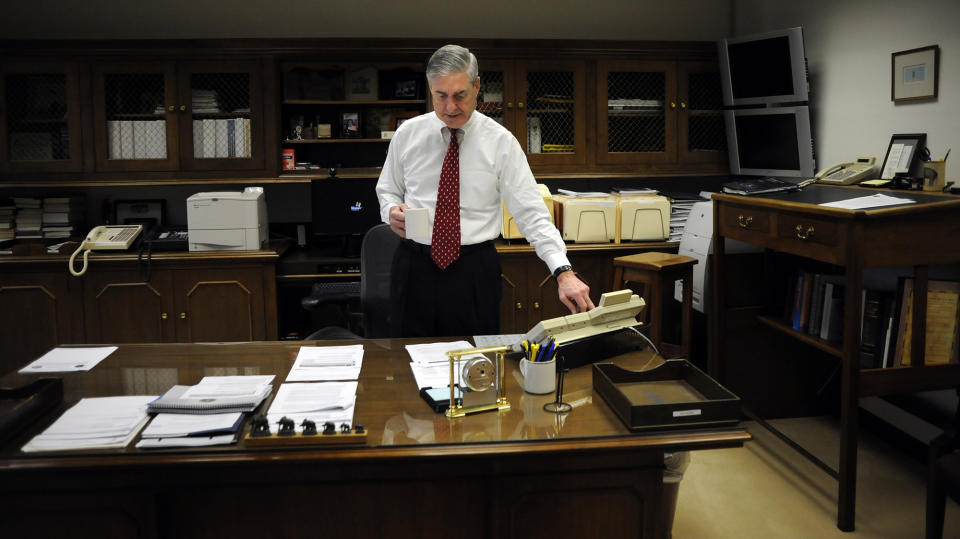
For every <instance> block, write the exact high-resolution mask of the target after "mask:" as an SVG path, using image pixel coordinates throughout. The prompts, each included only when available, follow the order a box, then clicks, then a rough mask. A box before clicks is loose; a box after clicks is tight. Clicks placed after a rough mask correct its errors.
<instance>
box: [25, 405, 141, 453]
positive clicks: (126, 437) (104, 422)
mask: <svg viewBox="0 0 960 539" xmlns="http://www.w3.org/2000/svg"><path fill="white" fill-rule="evenodd" d="M155 398H156V396H146V397H144V396H138V397H98V398H92V399H82V400H80V402H78V403H77V404H75V405H74V406H73V407H72V408H70V409H69V410H67V411H66V412H64V413H63V415H61V416H60V418H59V419H57V420H56V421H55V422H54V423H53V424H52V425H50V426H49V427H47V429H46V430H44V431H43V432H42V433H40V434H38V435H36V436H34V437H33V439H32V440H30V441H29V442H27V444H26V445H25V446H23V448H22V450H23V452H25V453H31V452H34V451H62V450H68V449H94V448H111V447H126V446H127V444H129V443H130V441H131V440H133V438H134V437H135V436H136V435H137V433H138V432H140V429H141V428H142V427H143V425H144V424H145V423H146V422H147V404H148V403H149V402H150V401H152V400H153V399H155Z"/></svg>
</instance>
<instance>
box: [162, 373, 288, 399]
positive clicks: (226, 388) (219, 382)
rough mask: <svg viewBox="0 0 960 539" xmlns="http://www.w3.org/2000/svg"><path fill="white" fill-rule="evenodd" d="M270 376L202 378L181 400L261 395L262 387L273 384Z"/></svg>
mask: <svg viewBox="0 0 960 539" xmlns="http://www.w3.org/2000/svg"><path fill="white" fill-rule="evenodd" d="M273 378H274V376H273V375H272V374H268V375H260V376H204V377H203V378H202V379H201V380H200V382H199V383H198V384H197V385H195V386H190V388H189V389H187V390H186V391H185V392H184V393H183V395H181V396H180V398H181V399H206V398H241V397H253V396H256V395H260V394H261V393H263V387H264V386H266V385H269V384H272V383H273Z"/></svg>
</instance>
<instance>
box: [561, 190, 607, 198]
mask: <svg viewBox="0 0 960 539" xmlns="http://www.w3.org/2000/svg"><path fill="white" fill-rule="evenodd" d="M557 192H558V193H560V194H561V195H567V196H568V197H574V198H600V197H609V196H610V193H602V192H600V191H571V190H569V189H557Z"/></svg>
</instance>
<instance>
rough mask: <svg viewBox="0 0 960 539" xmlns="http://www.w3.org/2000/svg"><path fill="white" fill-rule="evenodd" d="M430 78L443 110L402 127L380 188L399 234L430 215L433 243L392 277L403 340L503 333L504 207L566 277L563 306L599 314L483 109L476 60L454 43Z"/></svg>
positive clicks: (529, 177) (522, 161)
mask: <svg viewBox="0 0 960 539" xmlns="http://www.w3.org/2000/svg"><path fill="white" fill-rule="evenodd" d="M426 76H427V83H428V85H429V87H430V92H431V97H432V99H433V107H434V112H433V113H427V114H424V115H421V116H418V117H416V118H412V119H410V120H407V121H406V122H404V123H403V125H401V126H400V127H399V128H398V129H397V132H396V134H395V135H394V137H393V140H392V141H391V142H390V148H389V150H388V151H387V159H386V162H385V163H384V165H383V171H382V172H381V174H380V179H379V181H378V182H377V195H378V197H379V199H380V215H381V218H382V219H383V221H384V222H386V223H389V224H390V227H391V228H392V229H393V231H394V232H396V233H397V234H398V235H399V236H401V237H403V238H406V216H405V212H406V210H407V209H410V208H427V211H428V215H429V222H430V225H431V227H432V230H433V233H432V236H431V237H432V241H431V245H425V244H423V243H418V242H416V241H413V240H412V239H405V240H404V241H403V243H402V244H401V246H400V248H399V249H397V255H396V257H395V258H394V263H393V269H392V273H391V280H392V283H391V289H392V293H391V298H392V303H393V310H392V312H391V320H392V322H391V323H392V324H393V327H394V334H395V336H403V337H421V336H422V337H438V336H457V335H459V336H467V335H477V334H497V333H500V328H499V318H500V311H499V309H500V297H501V282H500V259H499V256H498V255H497V252H496V248H495V247H494V245H493V240H494V238H496V237H497V236H499V234H500V223H501V219H502V217H501V207H502V201H503V202H506V204H507V209H509V210H510V213H511V214H512V215H513V216H514V218H515V219H516V222H517V225H518V227H519V229H520V232H521V233H523V235H524V236H525V237H526V239H527V240H528V241H529V242H530V244H531V245H533V247H534V248H535V249H536V252H537V256H539V257H540V259H541V260H543V261H544V263H545V264H546V265H547V267H548V268H549V269H550V271H551V272H552V273H553V275H554V277H555V278H556V279H557V288H558V290H559V296H560V301H562V302H563V303H564V304H565V305H566V306H567V307H568V308H569V309H570V311H571V312H574V313H575V312H582V311H587V310H590V309H592V308H593V307H594V305H593V302H592V301H591V300H590V296H589V292H590V289H589V288H588V287H587V285H586V284H584V283H583V282H582V281H581V280H580V279H579V278H577V276H576V275H575V274H574V272H573V270H572V267H571V266H570V261H569V260H568V259H567V256H566V246H565V245H564V243H563V239H562V238H561V237H560V233H559V232H558V231H557V229H556V227H555V226H554V225H553V222H552V220H551V219H550V214H549V212H548V211H547V209H546V207H545V206H544V204H543V198H542V197H541V195H540V193H539V191H538V190H537V187H536V181H535V180H534V177H533V173H532V172H531V171H530V166H529V165H528V164H527V159H526V155H525V154H524V153H523V149H522V148H521V147H520V144H519V143H518V142H517V139H516V137H514V135H513V134H512V133H511V132H510V131H508V130H507V129H506V128H504V127H503V126H501V125H500V124H499V123H497V122H496V121H494V120H492V119H490V118H488V117H487V116H485V115H483V114H482V113H480V112H477V111H476V107H477V94H478V93H479V90H480V79H479V77H478V67H477V59H476V57H475V56H474V55H473V53H471V52H470V51H469V50H467V49H465V48H463V47H460V46H457V45H446V46H444V47H441V48H440V49H438V50H437V51H436V52H435V53H434V54H433V56H431V57H430V60H429V62H428V63H427V69H426ZM451 137H456V138H455V140H451ZM441 175H443V176H444V180H443V181H441ZM451 182H452V183H451ZM438 200H439V201H441V202H440V203H438ZM451 201H452V203H453V207H452V208H450V207H449V206H450V203H451ZM457 202H459V209H458V208H456V203H457ZM457 214H459V215H458V217H457ZM458 238H459V241H457V239H458ZM451 242H452V245H451ZM451 260H452V261H451Z"/></svg>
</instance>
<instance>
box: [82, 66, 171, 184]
mask: <svg viewBox="0 0 960 539" xmlns="http://www.w3.org/2000/svg"><path fill="white" fill-rule="evenodd" d="M175 74H176V72H175V69H174V66H173V64H172V63H140V64H133V63H130V64H109V65H106V64H104V65H98V66H96V67H95V68H94V77H93V99H94V102H93V106H94V107H93V108H94V126H93V127H94V137H95V144H94V146H95V148H96V155H97V170H102V171H147V170H175V169H176V168H177V165H178V161H179V156H178V152H177V146H176V144H175V142H176V140H177V111H176V107H175V102H174V100H175V97H176V76H175Z"/></svg>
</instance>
